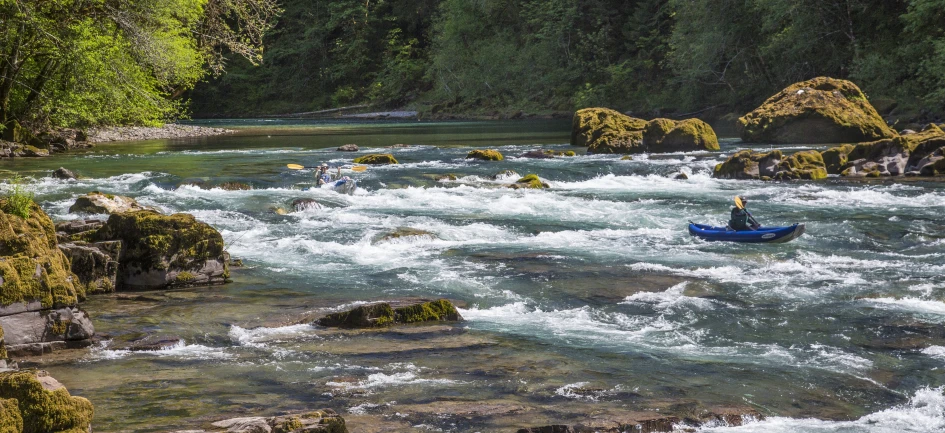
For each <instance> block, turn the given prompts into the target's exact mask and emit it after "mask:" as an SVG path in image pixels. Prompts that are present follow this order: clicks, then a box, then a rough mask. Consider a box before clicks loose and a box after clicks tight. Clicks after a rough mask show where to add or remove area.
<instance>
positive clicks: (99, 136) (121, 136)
mask: <svg viewBox="0 0 945 433" xmlns="http://www.w3.org/2000/svg"><path fill="white" fill-rule="evenodd" d="M232 132H234V131H233V130H231V129H224V128H210V127H206V126H195V125H180V124H176V123H169V124H167V125H164V126H158V127H148V126H113V127H108V128H92V129H89V130H88V142H89V143H106V142H111V141H137V140H166V139H175V138H193V137H212V136H216V135H224V134H230V133H232Z"/></svg>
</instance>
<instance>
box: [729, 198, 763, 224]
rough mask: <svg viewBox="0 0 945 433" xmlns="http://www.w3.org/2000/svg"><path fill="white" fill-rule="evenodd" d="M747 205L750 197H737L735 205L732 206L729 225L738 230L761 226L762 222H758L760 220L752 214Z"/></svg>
mask: <svg viewBox="0 0 945 433" xmlns="http://www.w3.org/2000/svg"><path fill="white" fill-rule="evenodd" d="M747 206H748V199H746V198H742V197H741V196H736V197H735V207H733V208H732V219H731V220H729V222H728V226H729V227H731V228H733V229H735V230H736V231H740V230H758V229H759V228H760V227H761V224H758V221H755V218H754V217H752V216H751V212H748V209H747Z"/></svg>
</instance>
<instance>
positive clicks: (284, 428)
mask: <svg viewBox="0 0 945 433" xmlns="http://www.w3.org/2000/svg"><path fill="white" fill-rule="evenodd" d="M300 428H302V420H301V419H299V417H297V416H292V417H288V418H286V419H285V420H284V421H282V424H280V425H279V426H278V428H277V429H276V432H277V433H279V432H284V433H289V432H292V431H295V430H297V429H300Z"/></svg>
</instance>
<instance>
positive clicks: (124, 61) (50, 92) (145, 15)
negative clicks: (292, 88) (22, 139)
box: [0, 0, 278, 128]
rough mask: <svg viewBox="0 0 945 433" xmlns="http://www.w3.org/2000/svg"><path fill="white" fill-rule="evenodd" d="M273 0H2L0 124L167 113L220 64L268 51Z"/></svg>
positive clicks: (137, 118) (150, 118) (127, 119)
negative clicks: (265, 43) (234, 57)
mask: <svg viewBox="0 0 945 433" xmlns="http://www.w3.org/2000/svg"><path fill="white" fill-rule="evenodd" d="M277 13H278V8H277V7H276V1H275V0H0V128H2V127H3V125H6V126H7V127H10V126H11V124H10V122H12V121H17V122H19V123H21V124H23V123H25V124H32V125H34V126H36V127H39V126H47V125H54V126H89V125H99V124H115V123H142V124H153V123H159V122H161V121H163V120H165V119H168V118H172V117H174V116H176V115H178V114H179V113H180V111H181V108H182V104H181V102H180V99H177V98H176V97H177V96H179V95H180V94H181V93H183V92H184V91H185V90H188V89H190V88H192V87H193V86H194V84H196V83H197V82H198V80H200V79H202V78H203V77H204V76H205V75H206V72H207V71H208V70H213V71H216V72H220V71H222V69H223V65H224V57H223V54H224V53H229V55H231V56H232V55H233V54H238V55H241V56H243V57H244V58H246V59H248V61H250V62H252V63H258V62H259V61H260V60H261V59H262V42H263V41H262V36H263V33H265V32H266V31H267V30H268V29H269V28H270V27H271V25H272V23H273V22H274V18H275V15H276V14H277Z"/></svg>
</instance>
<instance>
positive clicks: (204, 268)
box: [89, 211, 229, 290]
mask: <svg viewBox="0 0 945 433" xmlns="http://www.w3.org/2000/svg"><path fill="white" fill-rule="evenodd" d="M89 238H90V239H89V240H90V241H91V242H105V241H116V240H118V241H121V251H120V254H119V257H118V275H117V281H116V288H117V289H118V290H126V289H133V290H136V289H162V288H169V287H175V286H192V285H206V284H221V283H224V282H226V280H227V278H229V268H228V266H227V262H228V260H227V253H226V252H225V251H224V245H223V236H221V235H220V232H218V231H217V230H216V229H214V228H213V227H211V226H210V225H208V224H206V223H203V222H200V221H197V219H196V218H194V216H193V215H190V214H185V213H179V214H174V215H161V214H159V213H157V212H154V211H137V212H126V213H120V214H114V215H111V216H110V217H109V218H108V221H106V222H105V225H103V226H102V227H101V228H100V229H98V230H97V231H95V232H94V233H92V234H91V235H89Z"/></svg>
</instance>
